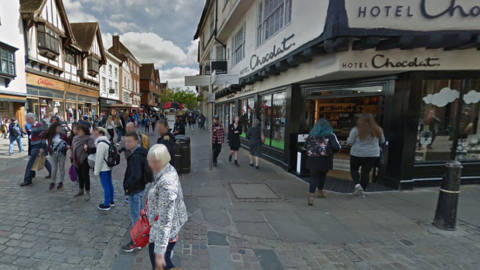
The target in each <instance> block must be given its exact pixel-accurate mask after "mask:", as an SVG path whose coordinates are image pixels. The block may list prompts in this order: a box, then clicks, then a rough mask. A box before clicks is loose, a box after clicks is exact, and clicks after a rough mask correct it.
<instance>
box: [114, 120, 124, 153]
mask: <svg viewBox="0 0 480 270" xmlns="http://www.w3.org/2000/svg"><path fill="white" fill-rule="evenodd" d="M114 124H115V132H117V146H118V145H120V141H121V140H122V134H123V121H122V120H121V119H120V117H119V116H118V115H117V116H115V121H114Z"/></svg>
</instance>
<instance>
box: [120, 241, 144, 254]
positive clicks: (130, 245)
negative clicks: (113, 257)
mask: <svg viewBox="0 0 480 270" xmlns="http://www.w3.org/2000/svg"><path fill="white" fill-rule="evenodd" d="M137 249H141V248H140V247H139V246H137V245H135V244H134V243H133V241H130V243H128V244H126V245H125V246H123V247H122V250H123V252H132V251H134V250H137Z"/></svg>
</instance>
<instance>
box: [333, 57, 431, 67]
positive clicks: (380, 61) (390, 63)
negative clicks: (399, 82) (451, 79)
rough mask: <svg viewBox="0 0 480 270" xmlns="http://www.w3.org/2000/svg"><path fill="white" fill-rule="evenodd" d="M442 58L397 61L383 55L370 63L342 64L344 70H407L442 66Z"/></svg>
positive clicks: (415, 58) (373, 58)
mask: <svg viewBox="0 0 480 270" xmlns="http://www.w3.org/2000/svg"><path fill="white" fill-rule="evenodd" d="M439 61H440V58H433V57H425V58H420V57H414V58H412V59H409V60H395V59H392V58H390V57H387V56H385V55H383V54H377V55H375V56H373V57H372V59H371V61H370V62H347V63H342V69H372V68H373V69H405V68H412V69H414V68H433V67H439V66H440V63H439Z"/></svg>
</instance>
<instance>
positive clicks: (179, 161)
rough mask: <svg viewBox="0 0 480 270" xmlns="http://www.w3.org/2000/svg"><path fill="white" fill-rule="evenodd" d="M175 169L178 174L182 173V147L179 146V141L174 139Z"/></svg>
mask: <svg viewBox="0 0 480 270" xmlns="http://www.w3.org/2000/svg"><path fill="white" fill-rule="evenodd" d="M173 158H174V159H175V169H176V170H177V173H178V174H182V148H181V147H180V144H179V141H175V156H174V157H173Z"/></svg>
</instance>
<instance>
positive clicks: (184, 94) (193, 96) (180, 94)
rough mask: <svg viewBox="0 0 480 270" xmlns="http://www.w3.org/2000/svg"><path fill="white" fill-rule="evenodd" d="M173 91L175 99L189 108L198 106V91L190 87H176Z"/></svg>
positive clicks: (192, 108)
mask: <svg viewBox="0 0 480 270" xmlns="http://www.w3.org/2000/svg"><path fill="white" fill-rule="evenodd" d="M171 91H172V92H173V93H174V96H173V101H175V102H178V103H181V104H182V105H183V106H184V107H185V108H187V109H189V110H194V109H197V108H198V102H197V91H195V90H192V89H190V88H187V89H180V87H175V88H173V89H172V90H171ZM162 102H163V101H162Z"/></svg>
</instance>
